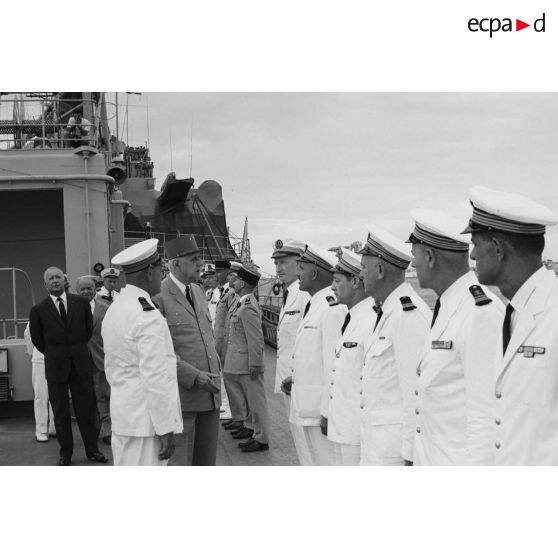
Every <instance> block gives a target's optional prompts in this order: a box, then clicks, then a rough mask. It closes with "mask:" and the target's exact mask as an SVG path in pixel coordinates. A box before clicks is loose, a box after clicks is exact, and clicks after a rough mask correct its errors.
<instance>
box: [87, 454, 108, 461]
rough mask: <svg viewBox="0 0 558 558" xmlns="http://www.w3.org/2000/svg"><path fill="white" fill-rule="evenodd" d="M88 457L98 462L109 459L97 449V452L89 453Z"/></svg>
mask: <svg viewBox="0 0 558 558" xmlns="http://www.w3.org/2000/svg"><path fill="white" fill-rule="evenodd" d="M87 459H89V461H96V462H97V463H106V462H107V461H108V458H107V457H106V456H105V455H104V454H102V453H101V452H100V451H96V452H95V453H88V454H87Z"/></svg>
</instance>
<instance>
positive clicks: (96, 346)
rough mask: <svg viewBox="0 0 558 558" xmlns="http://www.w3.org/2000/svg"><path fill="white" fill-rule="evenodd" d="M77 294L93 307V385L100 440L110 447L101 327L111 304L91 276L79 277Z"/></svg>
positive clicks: (90, 341) (108, 405)
mask: <svg viewBox="0 0 558 558" xmlns="http://www.w3.org/2000/svg"><path fill="white" fill-rule="evenodd" d="M76 292H77V293H78V294H79V295H81V296H83V297H84V298H86V299H87V300H88V301H89V305H90V306H91V313H92V314H93V334H92V335H91V339H89V343H88V345H89V352H90V353H91V360H92V361H93V365H92V372H93V385H94V386H95V397H96V398H97V410H98V411H99V419H100V420H101V431H100V432H99V438H101V440H103V442H104V443H105V444H108V445H109V446H110V441H111V440H110V437H111V424H110V386H109V383H108V382H107V376H106V374H105V350H104V347H103V337H102V335H101V325H102V323H103V318H104V317H105V314H106V313H107V310H108V307H109V304H110V303H109V302H105V300H104V299H103V297H101V296H99V295H97V296H96V291H95V279H94V277H92V276H90V275H85V276H83V277H79V278H78V280H77V282H76Z"/></svg>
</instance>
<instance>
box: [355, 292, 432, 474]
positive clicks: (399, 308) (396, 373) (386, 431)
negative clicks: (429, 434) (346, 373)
mask: <svg viewBox="0 0 558 558" xmlns="http://www.w3.org/2000/svg"><path fill="white" fill-rule="evenodd" d="M403 297H407V299H410V301H411V303H410V304H408V301H407V300H406V299H404V300H403V301H401V298H403ZM413 306H414V307H415V308H413ZM374 322H375V320H374ZM431 322H432V312H431V311H430V309H429V308H428V306H427V305H426V303H425V302H424V301H423V300H422V298H420V296H419V295H418V294H417V293H416V291H415V290H414V289H413V287H412V286H411V285H410V284H409V283H402V284H401V285H399V286H398V287H397V288H396V289H394V290H393V291H392V292H391V293H390V295H389V296H388V297H387V298H386V300H385V301H384V303H383V305H382V317H381V319H380V321H379V322H378V325H377V326H376V329H375V330H374V332H373V334H372V335H371V336H370V338H369V340H370V343H369V345H368V347H366V349H365V358H364V366H363V369H362V376H361V401H360V405H361V417H362V419H361V427H360V432H361V464H362V465H383V464H389V463H392V462H393V460H396V459H401V460H403V459H407V460H408V461H412V460H413V440H414V435H415V406H416V405H415V404H416V401H415V400H416V395H415V390H416V389H417V380H418V377H417V373H416V372H417V366H418V363H419V361H420V359H421V357H422V354H423V352H424V344H425V342H426V337H427V336H428V331H429V330H430V324H431Z"/></svg>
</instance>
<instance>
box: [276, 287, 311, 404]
mask: <svg viewBox="0 0 558 558" xmlns="http://www.w3.org/2000/svg"><path fill="white" fill-rule="evenodd" d="M287 291H288V293H289V294H288V296H287V303H286V304H285V305H284V306H282V307H281V311H280V312H279V323H278V324H277V366H276V368H275V393H281V382H282V381H283V380H284V379H285V378H288V377H289V376H292V375H293V358H294V346H295V339H296V332H297V330H298V326H299V325H300V322H301V320H302V315H303V314H304V309H305V308H306V304H308V302H309V301H310V295H309V294H308V293H307V292H305V291H301V290H300V288H299V281H298V279H297V280H296V281H295V282H294V283H292V284H291V285H290V286H289V287H288V288H287Z"/></svg>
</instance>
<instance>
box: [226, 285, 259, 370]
mask: <svg viewBox="0 0 558 558" xmlns="http://www.w3.org/2000/svg"><path fill="white" fill-rule="evenodd" d="M263 352H264V336H263V328H262V313H261V310H260V306H259V304H258V301H257V300H256V297H255V296H254V295H253V294H249V295H246V296H244V297H241V298H240V299H239V301H238V302H237V303H236V306H235V307H234V308H233V309H232V311H231V313H230V318H229V336H228V346H227V352H226V358H225V367H224V372H225V373H227V374H248V373H249V367H250V366H259V367H261V368H263Z"/></svg>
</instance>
